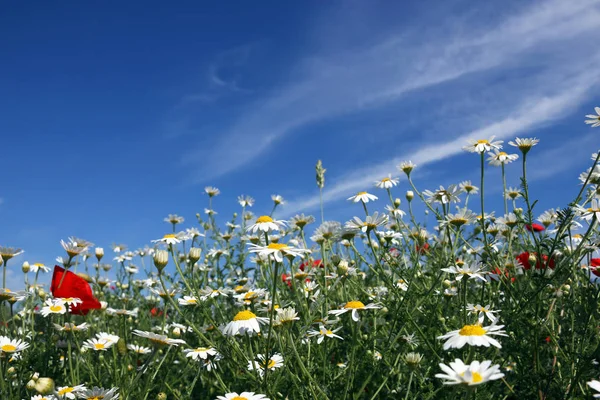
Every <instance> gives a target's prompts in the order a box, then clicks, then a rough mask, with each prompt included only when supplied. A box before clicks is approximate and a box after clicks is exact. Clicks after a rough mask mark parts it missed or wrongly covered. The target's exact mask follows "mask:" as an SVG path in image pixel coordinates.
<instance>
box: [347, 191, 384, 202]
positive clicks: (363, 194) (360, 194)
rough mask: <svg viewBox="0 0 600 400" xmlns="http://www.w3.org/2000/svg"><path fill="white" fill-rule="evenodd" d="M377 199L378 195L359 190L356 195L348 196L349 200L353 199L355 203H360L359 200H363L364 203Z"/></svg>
mask: <svg viewBox="0 0 600 400" xmlns="http://www.w3.org/2000/svg"><path fill="white" fill-rule="evenodd" d="M377 199H378V197H377V196H375V195H374V194H370V193H367V192H358V193H356V194H355V195H354V196H351V197H348V200H351V201H352V202H353V203H358V202H359V201H362V202H363V203H368V202H369V201H375V200H377Z"/></svg>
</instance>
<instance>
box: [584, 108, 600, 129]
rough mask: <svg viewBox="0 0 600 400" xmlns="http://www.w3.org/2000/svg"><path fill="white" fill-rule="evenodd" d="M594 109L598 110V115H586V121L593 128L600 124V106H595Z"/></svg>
mask: <svg viewBox="0 0 600 400" xmlns="http://www.w3.org/2000/svg"><path fill="white" fill-rule="evenodd" d="M594 111H596V114H597V115H594V114H588V115H586V118H589V119H586V120H585V123H586V124H588V125H591V126H592V128H597V127H599V126H600V107H594Z"/></svg>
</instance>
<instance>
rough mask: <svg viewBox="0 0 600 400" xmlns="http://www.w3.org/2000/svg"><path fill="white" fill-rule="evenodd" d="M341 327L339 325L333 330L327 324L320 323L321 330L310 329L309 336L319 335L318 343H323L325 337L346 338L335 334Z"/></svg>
mask: <svg viewBox="0 0 600 400" xmlns="http://www.w3.org/2000/svg"><path fill="white" fill-rule="evenodd" d="M340 329H342V328H341V327H339V328H336V329H333V330H331V329H329V328H326V327H325V325H323V324H319V330H318V331H316V330H314V329H313V330H310V331H308V336H309V337H314V336H318V337H319V338H318V339H317V344H321V343H322V342H323V340H324V339H325V337H328V338H332V339H333V338H336V339H340V340H344V338H342V337H341V336H339V335H336V334H335V333H336V332H337V331H339V330H340Z"/></svg>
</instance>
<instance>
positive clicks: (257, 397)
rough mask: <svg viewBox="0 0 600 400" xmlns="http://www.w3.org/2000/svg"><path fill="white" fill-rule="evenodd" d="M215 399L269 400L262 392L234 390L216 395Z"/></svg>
mask: <svg viewBox="0 0 600 400" xmlns="http://www.w3.org/2000/svg"><path fill="white" fill-rule="evenodd" d="M217 400H269V399H268V398H267V396H266V395H264V394H255V393H254V392H242V393H240V394H237V393H236V392H232V393H227V394H225V396H217Z"/></svg>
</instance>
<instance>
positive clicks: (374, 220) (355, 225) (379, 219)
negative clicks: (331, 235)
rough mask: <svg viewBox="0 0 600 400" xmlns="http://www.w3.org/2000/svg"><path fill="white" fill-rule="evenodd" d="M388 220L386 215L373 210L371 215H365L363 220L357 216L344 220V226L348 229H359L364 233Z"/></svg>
mask: <svg viewBox="0 0 600 400" xmlns="http://www.w3.org/2000/svg"><path fill="white" fill-rule="evenodd" d="M388 221H389V220H388V216H387V215H385V214H381V215H379V213H378V212H377V211H375V212H374V213H373V214H372V215H367V217H366V218H365V220H364V221H363V220H361V219H360V218H358V217H354V218H352V219H351V220H350V221H348V222H346V225H345V227H346V228H348V229H356V230H360V231H362V232H365V233H366V232H369V231H372V230H373V229H377V227H378V226H383V225H385V224H387V223H388Z"/></svg>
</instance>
